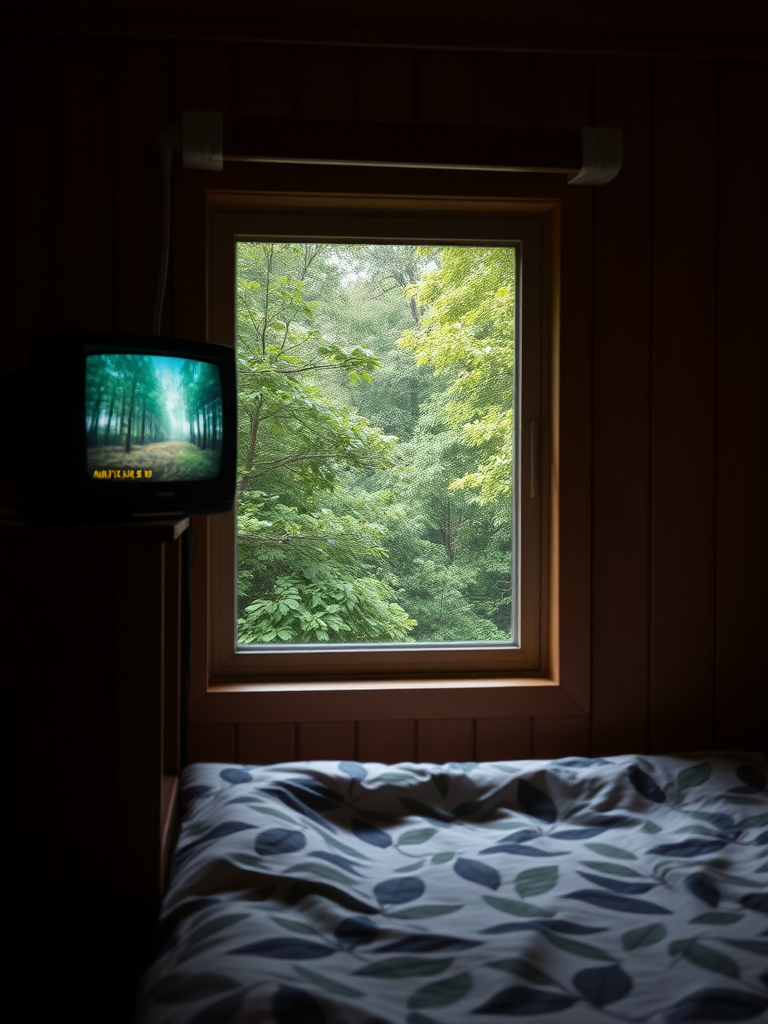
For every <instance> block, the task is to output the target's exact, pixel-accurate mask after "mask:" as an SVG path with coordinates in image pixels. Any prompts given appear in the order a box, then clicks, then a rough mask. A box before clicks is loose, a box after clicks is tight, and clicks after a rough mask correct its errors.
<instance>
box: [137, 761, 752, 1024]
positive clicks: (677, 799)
mask: <svg viewBox="0 0 768 1024" xmlns="http://www.w3.org/2000/svg"><path fill="white" fill-rule="evenodd" d="M767 776H768V765H766V762H765V760H764V759H763V758H762V757H760V756H758V755H746V754H735V755H724V754H718V755H717V756H712V755H701V756H686V757H641V756H621V757H605V758H594V759H585V758H566V759H562V760H557V761H542V760H531V761H498V762H493V763H480V764H476V763H450V764H442V765H435V764H415V763H404V764H397V765H383V764H361V763H359V762H354V761H333V762H331V761H314V762H312V761H310V762H296V763H287V764H277V765H269V766H255V767H248V766H242V765H224V764H196V765H192V766H190V767H189V768H187V769H186V771H185V773H184V776H183V807H184V812H183V824H182V828H181V834H180V837H179V841H178V845H177V849H176V853H175V857H174V861H173V866H172V874H171V880H170V884H169V888H168V892H167V895H166V898H165V901H164V904H163V909H162V914H161V917H160V920H159V923H158V927H157V933H156V935H155V940H154V944H153V950H152V955H151V963H150V966H149V968H148V970H147V972H146V975H145V976H144V978H143V981H142V984H141V986H140V990H139V998H138V1004H137V1006H138V1010H137V1020H138V1021H139V1022H140V1024H262V1022H263V1024H454V1022H455V1024H469V1022H475V1021H477V1022H478V1024H482V1022H483V1021H486V1022H491V1021H499V1020H522V1021H526V1022H539V1021H542V1022H550V1021H551V1022H552V1024H592V1022H596V1024H597V1022H623V1021H627V1022H635V1024H657V1022H658V1024H685V1022H699V1021H728V1022H734V1021H757V1022H763V1024H765V1022H766V1021H768V916H767V915H768V892H767V891H768V845H767V844H768V796H767V795H766V778H767Z"/></svg>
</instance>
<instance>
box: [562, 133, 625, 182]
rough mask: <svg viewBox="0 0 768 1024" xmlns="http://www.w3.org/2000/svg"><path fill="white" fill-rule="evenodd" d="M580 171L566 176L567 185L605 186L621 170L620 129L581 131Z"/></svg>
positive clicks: (622, 140)
mask: <svg viewBox="0 0 768 1024" xmlns="http://www.w3.org/2000/svg"><path fill="white" fill-rule="evenodd" d="M581 153H582V157H581V159H582V163H581V170H580V171H578V172H577V173H576V174H570V175H569V176H568V184H569V185H607V184H608V182H609V181H613V179H614V178H615V177H616V175H617V174H618V173H619V171H620V170H621V161H622V158H623V156H624V136H623V133H622V131H621V129H620V128H582V129H581Z"/></svg>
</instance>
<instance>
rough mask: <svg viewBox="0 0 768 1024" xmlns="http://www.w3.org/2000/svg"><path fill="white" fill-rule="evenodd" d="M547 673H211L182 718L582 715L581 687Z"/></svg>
mask: <svg viewBox="0 0 768 1024" xmlns="http://www.w3.org/2000/svg"><path fill="white" fill-rule="evenodd" d="M580 689H582V688H581V687H578V686H576V687H567V686H566V685H564V684H563V683H560V682H558V681H557V680H554V679H549V678H530V677H525V678H524V677H512V678H508V677H504V678H476V679H456V678H452V679H451V678H446V679H443V678H435V677H431V678H429V679H396V680H395V679H393V680H387V679H360V680H347V679H345V680H344V682H343V685H340V684H339V682H338V681H336V680H320V681H317V680H314V681H301V682H289V681H280V682H266V683H255V682H252V681H251V682H239V681H234V680H231V679H216V678H214V679H212V680H211V681H210V683H209V685H208V688H207V691H206V693H205V694H204V695H203V696H202V697H201V699H200V700H199V701H198V702H197V703H196V704H195V705H194V706H193V707H192V709H191V711H190V724H193V725H194V724H206V725H213V724H219V723H220V724H224V723H228V722H232V721H238V722H285V721H297V720H306V721H310V720H311V721H366V720H369V721H370V720H374V719H375V720H379V721H387V720H389V721H395V720H399V719H404V718H418V719H436V718H495V717H512V718H517V717H522V718H524V717H529V716H539V715H586V714H587V713H588V704H589V701H588V699H587V695H586V693H584V694H581V695H578V696H577V695H576V694H577V693H578V691H579V690H580Z"/></svg>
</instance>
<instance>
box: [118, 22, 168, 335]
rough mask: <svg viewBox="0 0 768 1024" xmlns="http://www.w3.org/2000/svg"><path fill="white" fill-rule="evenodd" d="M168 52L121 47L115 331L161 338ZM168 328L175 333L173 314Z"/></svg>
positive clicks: (161, 47)
mask: <svg viewBox="0 0 768 1024" xmlns="http://www.w3.org/2000/svg"><path fill="white" fill-rule="evenodd" d="M168 52H169V51H168V47H167V45H166V44H164V43H159V42H155V41H151V42H146V41H144V40H136V39H131V40H127V41H126V40H118V41H117V42H116V43H115V55H114V75H115V105H114V111H115V114H114V118H115V123H116V124H118V125H119V126H120V130H119V131H117V132H116V133H115V149H114V156H115V194H116V196H117V197H118V200H117V202H116V203H115V239H116V244H115V328H116V330H118V331H127V332H135V333H137V334H151V333H154V331H155V324H154V310H155V302H156V297H157V290H158V287H159V275H160V263H161V253H160V242H161V238H162V228H163V222H162V218H163V210H162V190H163V178H162V171H161V159H160V152H161V151H160V132H161V130H163V129H169V128H170V126H171V111H170V109H169V99H170V95H169V94H170V80H169V69H168ZM136 67H141V75H136V74H135V69H136ZM150 254H151V256H150ZM167 307H168V303H166V314H168V312H169V311H168V309H167ZM166 321H167V326H170V317H169V316H168V315H167V316H166Z"/></svg>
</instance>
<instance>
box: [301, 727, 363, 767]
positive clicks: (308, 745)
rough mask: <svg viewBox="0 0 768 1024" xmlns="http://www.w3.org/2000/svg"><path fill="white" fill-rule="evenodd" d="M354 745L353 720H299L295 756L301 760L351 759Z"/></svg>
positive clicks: (353, 757)
mask: <svg viewBox="0 0 768 1024" xmlns="http://www.w3.org/2000/svg"><path fill="white" fill-rule="evenodd" d="M355 747H356V738H355V723H354V722H299V725H298V730H297V737H296V757H298V758H299V759H300V760H302V761H312V760H315V761H334V760H339V759H341V758H344V759H346V760H349V761H353V760H354V759H355V757H356V756H357V755H356V750H355Z"/></svg>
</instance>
